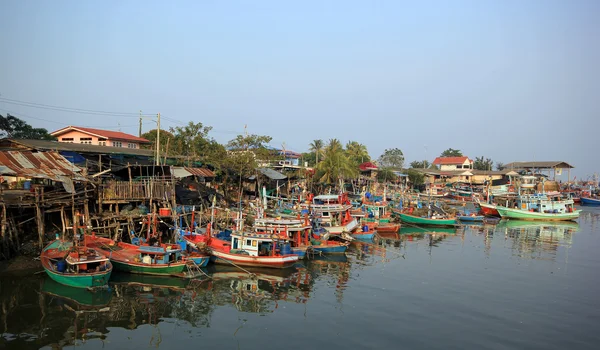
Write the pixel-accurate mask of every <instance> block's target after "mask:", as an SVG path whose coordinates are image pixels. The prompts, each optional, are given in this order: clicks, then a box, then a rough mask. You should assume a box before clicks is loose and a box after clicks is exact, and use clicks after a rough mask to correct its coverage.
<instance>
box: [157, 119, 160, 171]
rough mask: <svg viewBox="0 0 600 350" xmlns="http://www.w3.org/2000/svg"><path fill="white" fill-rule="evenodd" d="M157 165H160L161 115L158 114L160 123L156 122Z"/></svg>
mask: <svg viewBox="0 0 600 350" xmlns="http://www.w3.org/2000/svg"><path fill="white" fill-rule="evenodd" d="M156 124H157V127H156V165H159V164H160V113H158V121H157V122H156Z"/></svg>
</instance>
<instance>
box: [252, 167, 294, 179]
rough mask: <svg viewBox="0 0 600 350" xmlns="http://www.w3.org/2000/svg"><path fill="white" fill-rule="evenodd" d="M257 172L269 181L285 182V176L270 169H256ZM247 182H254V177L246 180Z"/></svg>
mask: <svg viewBox="0 0 600 350" xmlns="http://www.w3.org/2000/svg"><path fill="white" fill-rule="evenodd" d="M258 171H259V172H260V173H261V174H263V175H264V176H266V177H268V178H269V179H271V180H285V179H287V176H285V175H283V174H282V173H280V172H278V171H275V170H273V169H271V168H258ZM248 179H249V180H254V179H256V175H252V176H250V177H249V178H248Z"/></svg>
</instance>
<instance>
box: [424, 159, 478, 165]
mask: <svg viewBox="0 0 600 350" xmlns="http://www.w3.org/2000/svg"><path fill="white" fill-rule="evenodd" d="M466 160H469V161H471V160H470V159H469V157H437V158H436V159H435V160H434V161H433V164H435V165H449V164H464V163H465V161H466Z"/></svg>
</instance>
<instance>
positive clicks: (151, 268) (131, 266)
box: [110, 258, 186, 276]
mask: <svg viewBox="0 0 600 350" xmlns="http://www.w3.org/2000/svg"><path fill="white" fill-rule="evenodd" d="M110 261H111V262H112V263H113V265H114V266H115V269H117V270H119V271H122V272H129V273H139V274H144V275H158V276H171V275H177V274H181V273H183V272H184V271H185V270H186V266H185V263H184V262H181V263H179V262H178V263H175V264H153V265H148V264H143V263H136V262H127V261H120V260H116V259H114V258H111V259H110Z"/></svg>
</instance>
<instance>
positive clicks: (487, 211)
mask: <svg viewBox="0 0 600 350" xmlns="http://www.w3.org/2000/svg"><path fill="white" fill-rule="evenodd" d="M479 206H480V207H481V213H482V214H483V215H485V216H497V217H500V213H498V210H497V209H496V205H495V204H489V203H479Z"/></svg>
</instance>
